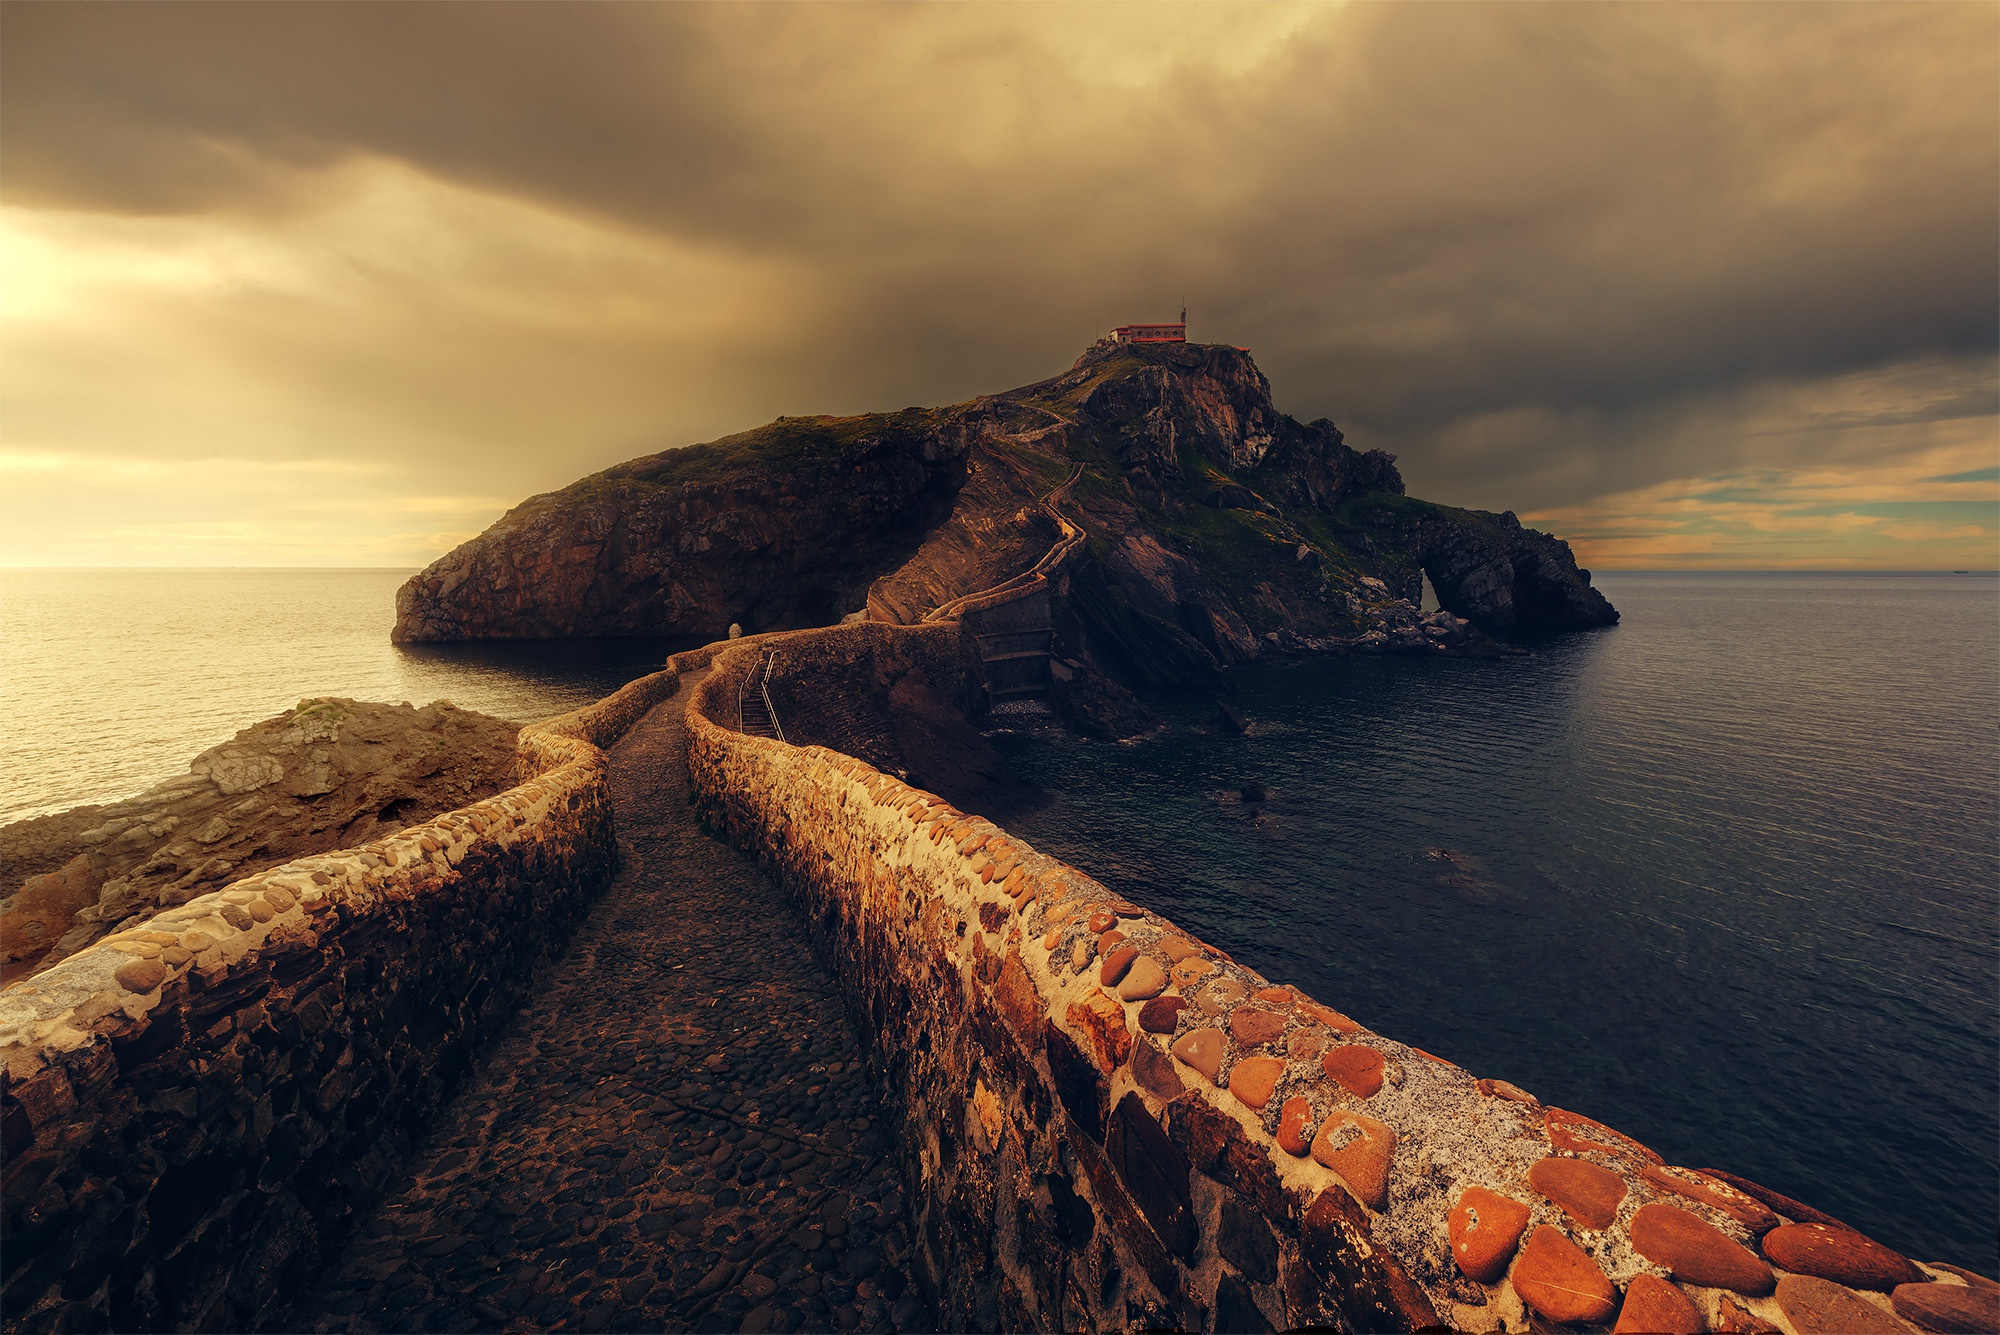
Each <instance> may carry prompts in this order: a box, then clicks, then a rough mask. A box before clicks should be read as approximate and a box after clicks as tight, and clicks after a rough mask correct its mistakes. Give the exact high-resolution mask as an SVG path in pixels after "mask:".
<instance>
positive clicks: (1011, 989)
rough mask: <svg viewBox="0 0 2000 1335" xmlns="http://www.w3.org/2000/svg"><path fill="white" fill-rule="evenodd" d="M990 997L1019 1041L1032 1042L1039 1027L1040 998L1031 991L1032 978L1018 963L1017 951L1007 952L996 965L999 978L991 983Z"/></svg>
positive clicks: (1019, 955) (1038, 1031)
mask: <svg viewBox="0 0 2000 1335" xmlns="http://www.w3.org/2000/svg"><path fill="white" fill-rule="evenodd" d="M993 1001H994V1004H995V1005H997V1006H998V1007H999V1008H1000V1014H1001V1015H1002V1016H1004V1017H1005V1018H1006V1021H1007V1026H1008V1028H1010V1029H1012V1030H1013V1031H1014V1033H1015V1034H1016V1035H1018V1036H1019V1037H1020V1039H1021V1040H1022V1041H1023V1042H1026V1043H1032V1042H1033V1041H1034V1040H1035V1037H1036V1035H1038V1034H1039V1033H1040V1032H1041V1028H1042V998H1041V995H1040V994H1039V993H1037V992H1036V991H1035V982H1034V980H1033V979H1032V978H1030V977H1028V969H1027V966H1026V965H1024V964H1022V963H1021V953H1020V952H1019V951H1012V952H1009V954H1008V956H1007V961H1006V963H1005V964H1003V965H1001V966H1000V981H999V982H997V983H995V984H994V986H993Z"/></svg>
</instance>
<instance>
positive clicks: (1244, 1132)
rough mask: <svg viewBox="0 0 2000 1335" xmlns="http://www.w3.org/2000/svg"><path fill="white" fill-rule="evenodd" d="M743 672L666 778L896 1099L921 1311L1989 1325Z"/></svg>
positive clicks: (1792, 1206) (1956, 1288)
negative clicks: (799, 929)
mask: <svg viewBox="0 0 2000 1335" xmlns="http://www.w3.org/2000/svg"><path fill="white" fill-rule="evenodd" d="M875 629H876V631H877V632H878V634H877V642H885V641H886V640H887V639H889V638H893V636H894V635H895V634H897V632H896V631H895V630H893V629H890V628H875ZM806 634H816V632H808V633H806ZM846 647H847V651H848V652H849V653H850V654H852V653H854V652H856V651H857V650H858V649H859V648H863V647H865V646H864V645H862V643H861V642H859V641H857V642H856V643H855V644H850V645H848V646H846ZM749 661H750V654H749V653H748V652H746V651H743V650H737V651H732V652H729V653H725V654H723V655H722V656H721V657H720V658H718V660H717V665H716V667H717V670H716V671H715V672H714V673H713V674H712V675H711V677H710V679H709V680H708V681H707V682H706V683H705V684H704V687H703V688H702V690H700V691H698V692H697V693H696V695H695V697H694V699H693V701H692V703H691V705H690V713H689V719H688V725H689V727H688V731H689V746H690V752H689V754H690V760H689V764H690V770H691V776H692V778H693V781H694V783H695V786H696V789H697V792H698V794H699V801H700V803H701V804H702V806H703V809H704V811H705V814H706V817H707V819H708V820H709V822H710V823H711V825H712V827H713V829H714V830H715V831H716V832H717V833H719V834H722V835H724V836H726V837H728V838H730V839H732V840H734V841H736V842H737V843H739V844H740V845H741V846H742V847H744V848H746V849H750V850H754V851H755V852H756V853H757V855H758V856H759V857H760V858H761V859H762V860H763V861H764V862H765V864H766V865H767V867H768V868H769V869H770V870H771V871H772V872H773V873H774V874H775V875H777V876H778V877H780V878H781V879H782V881H783V882H784V884H785V885H786V886H787V887H788V888H789V889H790V890H791V892H792V893H793V895H794V896H795V897H796V899H797V901H798V902H799V904H800V905H801V907H802V909H803V910H804V912H805V914H806V917H807V919H808V921H809V923H810V924H811V925H812V929H813V930H814V931H815V932H816V933H817V935H818V936H819V938H820V941H819V944H820V946H821V947H822V952H823V957H824V958H826V959H828V960H829V961H831V964H832V967H834V968H835V969H836V970H838V971H839V974H840V977H841V981H842V983H843V984H844V987H845V991H846V992H847V994H848V996H849V998H850V1001H851V1003H852V1007H853V1009H854V1010H855V1012H856V1014H857V1017H858V1019H859V1020H860V1021H861V1023H862V1024H863V1025H864V1028H865V1029H866V1030H867V1031H868V1032H867V1033H866V1034H865V1035H864V1041H867V1042H870V1043H871V1044H872V1047H873V1050H874V1052H875V1053H876V1055H877V1057H876V1059H877V1061H878V1062H879V1064H880V1067H881V1074H882V1076H883V1077H884V1078H885V1079H886V1080H888V1081H889V1082H890V1084H891V1085H892V1087H893V1088H894V1090H895V1092H896V1093H897V1094H898V1096H899V1097H900V1098H901V1100H902V1102H903V1103H904V1105H905V1109H906V1114H905V1115H906V1117H907V1124H906V1126H905V1127H904V1129H903V1134H902V1135H901V1137H900V1143H901V1145H902V1146H903V1147H904V1148H903V1154H904V1165H903V1167H904V1172H905V1178H906V1184H907V1187H908V1189H909V1191H910V1194H911V1199H912V1201H913V1209H914V1210H915V1211H916V1213H917V1216H918V1217H917V1219H916V1220H915V1225H916V1228H915V1236H916V1237H917V1239H918V1248H917V1251H918V1255H919V1267H920V1269H921V1270H922V1271H923V1275H922V1278H923V1280H924V1281H925V1282H926V1283H928V1284H929V1285H930V1286H931V1287H932V1288H933V1289H934V1290H935V1292H936V1295H937V1299H938V1315H939V1318H940V1320H941V1321H942V1322H943V1323H944V1325H945V1326H946V1327H947V1328H955V1329H979V1330H993V1329H1054V1328H1057V1327H1060V1328H1063V1329H1099V1330H1105V1329H1120V1328H1123V1329H1136V1328H1142V1327H1151V1328H1163V1327H1179V1328H1182V1329H1188V1330H1204V1331H1206V1330H1214V1331H1246V1330H1267V1329H1272V1328H1286V1327H1290V1328H1297V1327H1320V1328H1334V1329H1341V1330H1350V1331H1376V1330H1418V1329H1441V1328H1444V1327H1446V1326H1449V1327H1452V1328H1456V1329H1463V1330H1469V1331H1492V1330H1508V1331H1525V1330H1528V1329H1530V1328H1531V1327H1532V1328H1533V1329H1553V1328H1558V1327H1561V1326H1563V1325H1566V1324H1571V1323H1574V1324H1577V1325H1579V1326H1582V1327H1596V1328H1599V1329H1602V1328H1604V1327H1607V1326H1613V1325H1614V1323H1615V1329H1616V1330H1618V1331H1688V1332H1699V1331H1704V1330H1714V1331H1746V1332H1747V1331H1780V1332H1785V1333H1786V1335H1807V1333H1808V1332H1813V1331H1824V1330H1838V1331H1863V1330H1882V1331H1891V1330H1893V1331H1909V1330H1911V1329H1913V1328H1915V1327H1913V1326H1912V1325H1911V1324H1910V1323H1911V1322H1915V1323H1917V1325H1919V1326H1921V1328H1923V1329H1929V1330H1939V1331H1942V1330H1972V1329H1982V1328H1985V1327H1982V1326H1981V1325H1980V1324H1979V1323H1980V1322H1981V1321H1985V1322H1988V1323H1989V1324H1991V1322H1992V1321H1993V1319H1994V1318H1995V1317H2000V1286H1995V1285H1993V1284H1992V1282H1991V1281H1989V1280H1984V1279H1982V1278H1980V1277H1976V1276H1969V1275H1966V1274H1964V1273H1962V1272H1954V1271H1952V1270H1950V1269H1949V1268H1947V1267H1924V1266H1918V1265H1916V1264H1914V1263H1912V1262H1910V1261H1909V1260H1907V1259H1905V1258H1903V1257H1901V1256H1899V1255H1897V1254H1895V1253H1894V1252H1891V1251H1890V1250H1889V1249H1887V1248H1885V1247H1882V1246H1880V1245H1879V1244H1876V1243H1874V1242H1872V1241H1871V1240H1869V1239H1867V1238H1865V1237H1863V1236H1862V1235H1861V1234H1860V1233H1858V1232H1856V1231H1854V1230H1851V1229H1849V1228H1847V1227H1845V1226H1844V1225H1841V1224H1840V1222H1839V1221H1837V1220H1832V1219H1830V1218H1829V1217H1828V1216H1825V1215H1823V1214H1820V1213H1819V1212H1817V1211H1815V1210H1813V1209H1812V1208H1811V1207H1809V1206H1806V1205H1803V1204H1801V1203H1799V1202H1796V1201H1792V1200H1789V1199H1787V1198H1785V1197H1783V1196H1780V1195H1778V1194H1776V1193H1774V1192H1770V1191H1768V1190H1766V1189H1764V1188H1762V1187H1759V1186H1758V1185H1756V1184H1755V1183H1750V1182H1747V1181H1745V1180H1743V1179H1741V1178H1737V1177H1733V1176H1732V1175H1730V1174H1727V1173H1724V1172H1721V1171H1720V1170H1715V1169H1706V1170H1699V1171H1697V1170H1694V1169H1690V1168H1683V1167H1679V1166H1674V1165H1669V1164H1666V1163H1664V1162H1663V1161H1662V1160H1661V1158H1660V1156H1659V1155H1657V1154H1655V1153H1653V1152H1652V1151H1651V1150H1649V1149H1648V1148H1646V1147H1645V1146H1644V1145H1642V1144H1640V1143H1638V1142H1637V1141H1635V1140H1633V1139H1632V1138H1630V1137H1628V1136H1625V1135H1623V1134H1621V1133H1619V1132H1617V1131H1615V1130H1613V1129H1611V1128H1609V1127H1606V1126H1603V1125H1601V1124H1599V1123H1597V1122H1595V1121H1593V1120H1591V1119H1590V1118H1588V1117H1585V1116H1582V1115H1579V1114H1576V1113H1573V1112H1568V1111H1564V1110H1562V1109H1557V1108H1550V1107H1545V1106H1543V1105H1542V1104H1541V1103H1540V1102H1539V1101H1537V1100H1536V1099H1535V1098H1534V1097H1533V1096H1532V1095H1530V1094H1528V1093H1526V1092H1524V1091H1522V1090H1519V1089H1517V1088H1515V1087H1513V1086H1512V1085H1509V1084H1507V1083H1506V1082H1504V1081H1498V1080H1483V1079H1479V1078H1477V1077H1475V1076H1474V1075H1473V1074H1472V1073H1470V1072H1467V1071H1465V1070H1462V1069H1460V1068H1459V1067H1457V1066H1455V1065H1453V1064H1452V1063H1450V1062H1448V1061H1446V1060H1443V1059H1441V1058H1439V1057H1436V1056H1433V1055H1431V1054H1428V1053H1424V1052H1421V1051H1419V1050H1417V1049H1415V1048H1411V1047H1409V1046H1407V1045H1405V1044H1401V1043H1398V1042H1396V1041H1394V1040H1393V1039H1390V1038H1388V1037H1386V1036H1383V1035H1380V1034H1376V1033H1372V1032H1370V1031H1369V1030H1368V1029H1367V1028H1366V1027H1364V1026H1363V1025H1361V1024H1358V1023H1357V1022H1355V1021H1354V1020H1353V1019H1351V1018H1349V1017H1347V1016H1346V1015H1343V1014H1341V1013H1340V1012H1339V1011H1337V1010H1334V1009H1333V1008H1331V1007H1329V1006H1327V1005H1325V1004H1323V1003H1321V1002H1320V1001H1319V1000H1316V999H1315V998H1312V997H1309V996H1307V995H1305V994H1303V993H1301V992H1299V991H1298V990H1297V989H1295V988H1291V987H1287V986H1282V985H1273V984H1272V982H1271V981H1270V980H1268V979H1265V978H1263V977H1261V976H1259V975H1258V974H1256V973H1255V972H1253V971H1251V970H1249V969H1246V968H1243V967H1242V966H1240V965H1238V964H1237V963H1236V962H1235V961H1234V960H1232V959H1231V958H1230V956H1229V955H1228V954H1227V952H1225V951H1223V950H1221V949H1219V948H1217V947H1215V946H1213V945H1211V944H1209V943H1207V942H1204V941H1201V940H1199V939H1197V938H1195V937H1194V936H1192V935H1190V934H1189V933H1187V932H1184V931H1182V930H1181V929H1179V928H1177V927H1176V926H1175V925H1174V924H1173V923H1171V922H1169V921H1167V920H1166V919H1164V918H1162V917H1160V916H1159V915H1158V914H1155V913H1152V912H1150V911H1148V910H1147V909H1145V908H1144V907H1143V906H1141V905H1135V904H1130V903H1125V902H1122V901H1121V900H1120V899H1119V898H1118V897H1117V896H1115V895H1113V894H1111V893H1110V892H1109V891H1107V890H1106V889H1105V888H1104V887H1103V886H1102V885H1100V884H1098V883H1097V882H1096V881H1093V880H1092V879H1091V878H1090V877H1089V876H1087V875H1085V874H1084V873H1083V872H1081V871H1078V870H1077V869H1076V868H1074V867H1070V866H1067V865H1065V864H1063V863H1061V862H1059V861H1057V860H1055V859H1053V858H1049V857H1046V856H1044V855H1042V854H1039V853H1037V852H1036V851H1035V850H1034V849H1032V848H1031V847H1029V846H1028V845H1027V844H1025V843H1024V842H1022V841H1021V840H1019V839H1016V838H1014V837H1012V836H1010V835H1009V834H1008V833H1007V832H1006V831H1005V830H1003V829H1000V828H999V827H997V826H995V825H993V824H991V823H990V822H988V821H986V820H984V819H981V818H980V817H978V816H976V815H971V814H968V813H965V812H961V811H958V810H955V809H953V808H952V807H951V806H950V805H949V804H948V803H946V802H945V801H943V800H942V799H940V798H938V797H937V796H935V795H933V794H930V793H926V792H922V791H919V790H917V789H914V788H912V787H910V786H908V785H906V784H904V783H901V782H899V781H897V780H896V779H895V778H893V777H890V776H887V775H884V774H882V773H879V772H878V771H876V770H874V769H872V768H871V767H869V766H868V765H867V764H865V763H863V762H862V761H859V760H857V759H854V758H853V757H851V756H847V755H844V754H841V753H839V752H834V751H828V750H824V749H822V748H818V747H806V748H800V747H793V746H786V745H783V744H781V743H777V742H775V741H770V740H767V739H763V738H754V737H744V736H742V735H740V734H738V733H734V732H732V731H729V730H728V729H727V728H726V727H722V726H718V724H717V720H719V719H725V718H727V717H728V715H727V712H726V707H727V704H728V702H729V701H731V700H733V699H734V696H733V694H732V692H733V690H734V689H735V687H734V681H735V679H736V678H737V677H740V675H741V674H742V672H743V671H744V670H745V669H746V667H747V665H748V662H749ZM850 666H852V667H857V668H858V667H859V666H861V665H860V664H854V663H851V664H850Z"/></svg>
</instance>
